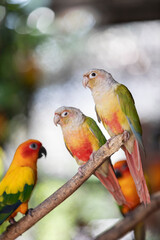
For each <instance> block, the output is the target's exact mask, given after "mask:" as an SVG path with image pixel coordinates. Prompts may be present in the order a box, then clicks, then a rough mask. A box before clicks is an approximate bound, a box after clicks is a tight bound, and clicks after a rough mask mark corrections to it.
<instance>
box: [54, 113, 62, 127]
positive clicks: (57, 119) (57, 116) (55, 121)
mask: <svg viewBox="0 0 160 240" xmlns="http://www.w3.org/2000/svg"><path fill="white" fill-rule="evenodd" d="M53 121H54V124H55V125H56V126H57V124H59V122H60V116H59V114H57V113H55V115H54V119H53Z"/></svg>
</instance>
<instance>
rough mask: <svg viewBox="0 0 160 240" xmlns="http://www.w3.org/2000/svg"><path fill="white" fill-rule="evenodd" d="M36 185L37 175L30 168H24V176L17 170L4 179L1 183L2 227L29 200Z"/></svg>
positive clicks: (0, 214) (0, 206) (0, 209)
mask: <svg viewBox="0 0 160 240" xmlns="http://www.w3.org/2000/svg"><path fill="white" fill-rule="evenodd" d="M27 176H28V178H29V179H28V178H27ZM34 185H35V175H34V173H33V170H32V169H31V168H28V167H24V171H23V174H21V173H20V171H17V169H16V170H13V171H12V172H11V173H9V174H7V175H6V176H5V177H4V179H3V180H2V182H1V183H0V225H1V224H2V223H3V222H4V221H5V220H6V219H7V218H8V217H9V216H10V215H11V214H12V213H13V212H14V211H15V210H16V209H17V208H18V207H19V206H20V205H21V204H22V203H23V202H26V201H28V200H29V198H30V196H31V193H32V190H33V188H34Z"/></svg>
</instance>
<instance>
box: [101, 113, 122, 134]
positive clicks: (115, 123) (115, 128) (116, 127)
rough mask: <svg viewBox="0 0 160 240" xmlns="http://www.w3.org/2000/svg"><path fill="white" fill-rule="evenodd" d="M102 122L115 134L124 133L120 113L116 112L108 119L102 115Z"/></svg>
mask: <svg viewBox="0 0 160 240" xmlns="http://www.w3.org/2000/svg"><path fill="white" fill-rule="evenodd" d="M102 122H103V124H104V125H105V126H108V127H109V129H110V131H111V132H113V133H115V134H121V133H123V131H124V130H123V128H122V126H121V124H120V122H119V119H118V113H116V112H114V113H113V114H112V116H111V118H110V119H106V118H103V117H102Z"/></svg>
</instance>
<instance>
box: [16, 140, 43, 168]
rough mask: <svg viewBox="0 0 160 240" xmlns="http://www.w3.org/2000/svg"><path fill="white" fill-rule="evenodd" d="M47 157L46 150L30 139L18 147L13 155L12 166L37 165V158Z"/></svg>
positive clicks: (36, 141)
mask: <svg viewBox="0 0 160 240" xmlns="http://www.w3.org/2000/svg"><path fill="white" fill-rule="evenodd" d="M43 155H45V156H46V155H47V151H46V149H45V148H44V147H43V146H42V143H41V142H39V141H38V140H34V139H30V140H28V141H26V142H24V143H22V144H20V145H19V147H18V148H17V150H16V152H15V155H14V159H13V162H14V165H15V164H16V166H17V165H18V166H32V165H34V164H35V163H37V160H38V158H41V157H42V156H43Z"/></svg>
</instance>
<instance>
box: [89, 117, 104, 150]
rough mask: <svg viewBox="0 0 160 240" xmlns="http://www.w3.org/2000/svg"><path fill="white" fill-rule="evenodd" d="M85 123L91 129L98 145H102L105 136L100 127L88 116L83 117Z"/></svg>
mask: <svg viewBox="0 0 160 240" xmlns="http://www.w3.org/2000/svg"><path fill="white" fill-rule="evenodd" d="M85 121H86V123H87V124H88V126H89V129H90V130H91V131H92V133H93V134H94V135H95V137H96V138H97V139H98V141H99V147H101V146H102V145H104V144H105V143H106V138H105V136H104V135H103V133H102V132H101V130H100V128H99V127H98V125H97V123H96V122H95V121H94V120H93V119H92V118H90V117H86V119H85Z"/></svg>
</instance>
